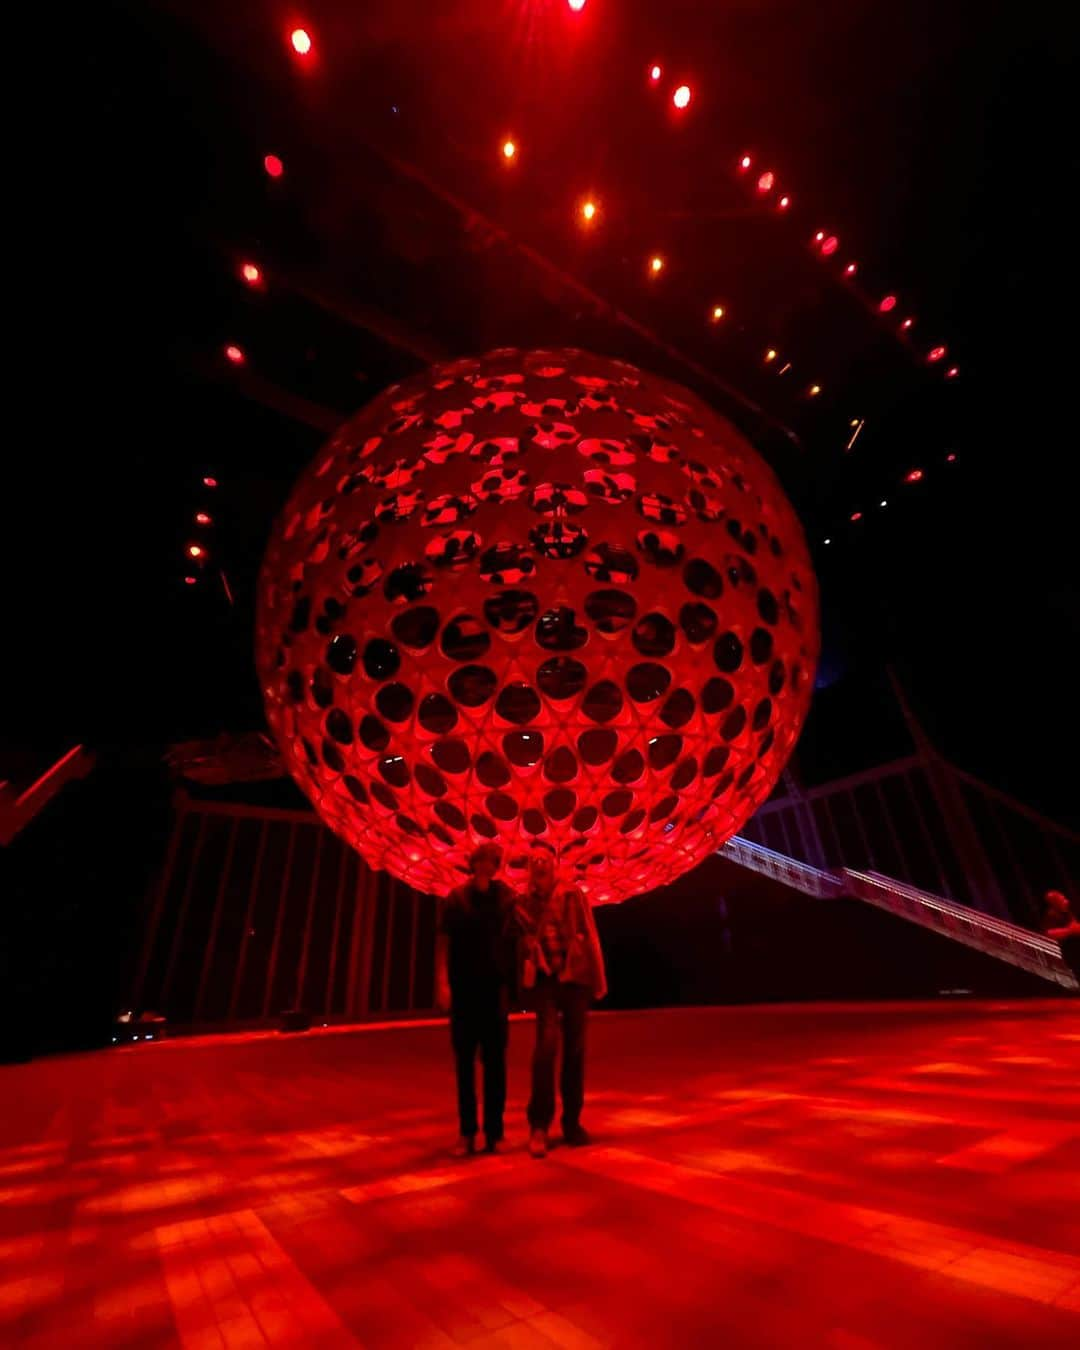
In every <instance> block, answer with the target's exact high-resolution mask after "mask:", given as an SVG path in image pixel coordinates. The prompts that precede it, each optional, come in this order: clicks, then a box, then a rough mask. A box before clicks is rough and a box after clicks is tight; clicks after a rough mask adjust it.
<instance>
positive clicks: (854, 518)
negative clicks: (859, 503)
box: [848, 511, 862, 525]
mask: <svg viewBox="0 0 1080 1350" xmlns="http://www.w3.org/2000/svg"><path fill="white" fill-rule="evenodd" d="M848 519H849V520H850V521H851V523H852V524H853V525H854V524H855V522H856V521H857V520H862V512H861V511H852V513H851V515H850V516H849V517H848Z"/></svg>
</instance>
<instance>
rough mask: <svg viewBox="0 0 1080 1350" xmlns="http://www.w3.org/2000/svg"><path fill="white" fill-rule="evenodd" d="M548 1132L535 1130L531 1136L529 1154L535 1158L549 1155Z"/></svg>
mask: <svg viewBox="0 0 1080 1350" xmlns="http://www.w3.org/2000/svg"><path fill="white" fill-rule="evenodd" d="M547 1143H548V1141H547V1130H533V1132H532V1134H530V1135H529V1152H530V1153H531V1154H532V1156H533V1157H534V1158H543V1157H545V1156H546V1155H547Z"/></svg>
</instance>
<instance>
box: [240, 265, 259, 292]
mask: <svg viewBox="0 0 1080 1350" xmlns="http://www.w3.org/2000/svg"><path fill="white" fill-rule="evenodd" d="M240 275H241V276H242V277H243V278H244V280H245V281H246V282H247V284H248V285H249V286H257V285H258V284H259V282H260V281H262V273H261V272H260V271H259V269H258V267H257V266H256V265H255V263H252V262H246V263H244V265H243V267H241V269H240Z"/></svg>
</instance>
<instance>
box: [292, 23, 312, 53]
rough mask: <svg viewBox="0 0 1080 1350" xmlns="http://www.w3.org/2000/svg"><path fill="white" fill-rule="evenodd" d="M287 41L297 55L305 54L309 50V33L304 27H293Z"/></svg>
mask: <svg viewBox="0 0 1080 1350" xmlns="http://www.w3.org/2000/svg"><path fill="white" fill-rule="evenodd" d="M289 41H290V42H291V43H292V49H293V51H294V52H295V53H296V54H297V56H307V54H308V53H309V52H310V51H311V34H310V33H309V32H308V31H307V29H306V28H294V29H293V30H292V32H291V33H290V34H289Z"/></svg>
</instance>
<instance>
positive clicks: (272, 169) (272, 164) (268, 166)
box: [263, 155, 285, 178]
mask: <svg viewBox="0 0 1080 1350" xmlns="http://www.w3.org/2000/svg"><path fill="white" fill-rule="evenodd" d="M263 168H264V169H265V170H266V172H267V173H268V174H269V175H270V177H271V178H280V177H281V175H282V174H283V173H284V172H285V165H284V164H283V163H282V162H281V160H280V159H279V158H278V156H277V155H264V156H263Z"/></svg>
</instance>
